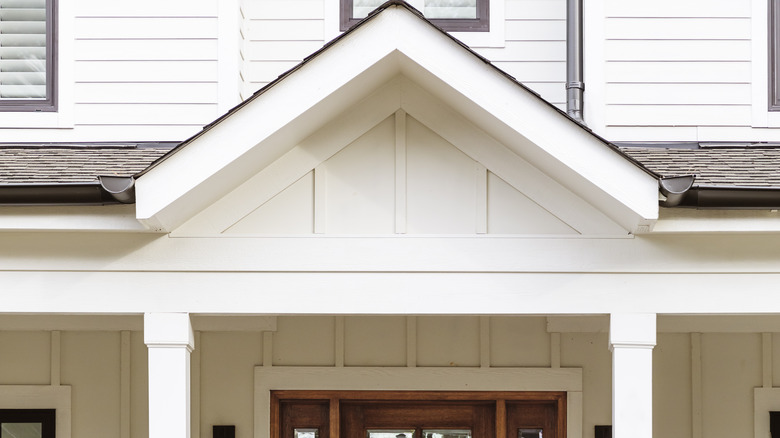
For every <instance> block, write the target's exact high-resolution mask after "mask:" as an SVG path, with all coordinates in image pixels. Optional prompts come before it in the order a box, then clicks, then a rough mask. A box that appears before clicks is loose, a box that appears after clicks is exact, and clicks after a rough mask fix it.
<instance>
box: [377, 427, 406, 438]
mask: <svg viewBox="0 0 780 438" xmlns="http://www.w3.org/2000/svg"><path fill="white" fill-rule="evenodd" d="M367 438H414V429H400V430H399V429H369V430H368V437H367Z"/></svg>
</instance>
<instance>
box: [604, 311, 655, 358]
mask: <svg viewBox="0 0 780 438" xmlns="http://www.w3.org/2000/svg"><path fill="white" fill-rule="evenodd" d="M655 320H656V315H655V313H612V314H610V315H609V348H610V350H611V349H613V348H615V347H618V348H653V347H655V342H656V341H655V339H656V328H655Z"/></svg>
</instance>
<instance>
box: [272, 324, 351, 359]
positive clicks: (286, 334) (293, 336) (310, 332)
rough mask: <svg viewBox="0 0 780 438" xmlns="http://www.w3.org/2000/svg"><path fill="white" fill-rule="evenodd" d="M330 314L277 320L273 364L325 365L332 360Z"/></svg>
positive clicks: (332, 331) (333, 333)
mask: <svg viewBox="0 0 780 438" xmlns="http://www.w3.org/2000/svg"><path fill="white" fill-rule="evenodd" d="M335 332H336V322H335V319H334V318H333V317H332V316H290V317H280V318H279V319H277V320H276V332H274V336H273V343H274V345H273V349H274V357H273V364H274V365H286V366H295V365H297V366H328V365H334V364H335V363H336V361H335V352H334V351H335Z"/></svg>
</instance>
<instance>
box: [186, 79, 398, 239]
mask: <svg viewBox="0 0 780 438" xmlns="http://www.w3.org/2000/svg"><path fill="white" fill-rule="evenodd" d="M397 88H398V83H397V82H391V83H389V84H387V86H385V87H382V88H380V89H378V90H376V92H375V93H374V94H372V95H371V96H370V97H369V98H367V99H365V100H364V101H363V103H362V104H360V105H356V106H355V107H354V108H352V109H351V110H350V111H348V112H346V113H344V114H343V115H342V117H340V118H339V119H338V122H337V121H332V122H331V123H329V124H328V125H327V126H326V127H325V128H323V129H322V130H320V131H319V132H317V133H316V134H314V135H312V136H311V137H309V138H307V139H306V140H304V141H302V142H301V143H300V144H299V145H298V146H296V147H295V148H293V149H292V150H291V151H289V152H288V153H286V154H285V155H284V156H283V157H281V158H280V159H278V160H276V161H275V162H274V163H273V164H270V165H269V166H268V167H267V168H265V169H263V170H262V171H261V172H259V173H257V174H256V175H255V176H253V177H252V178H250V179H249V180H247V181H246V182H245V183H244V184H242V185H241V186H240V187H239V188H238V189H236V190H234V191H233V192H231V193H230V194H229V195H228V196H224V197H223V198H222V199H221V200H220V201H218V202H216V203H214V204H213V205H212V206H211V207H210V208H208V209H207V210H205V211H204V212H203V213H201V214H200V215H198V216H197V217H196V218H194V219H193V220H192V221H190V223H188V224H186V225H184V226H182V227H181V228H180V229H179V230H177V233H182V234H185V233H192V232H200V233H203V232H209V231H211V232H219V231H222V230H224V229H226V228H228V227H229V226H230V225H232V224H233V223H234V221H235V220H236V219H237V218H239V217H243V216H245V215H246V214H248V213H249V212H250V211H251V210H252V209H254V208H255V207H256V205H253V204H248V203H246V202H245V200H246V199H249V198H248V196H251V199H255V200H257V202H259V203H260V204H263V203H265V202H266V201H267V200H268V199H270V198H271V197H273V196H274V195H276V194H277V193H278V192H279V191H280V190H281V189H283V188H284V187H286V186H288V185H289V184H291V183H293V182H294V181H297V180H298V179H300V178H301V177H303V176H304V175H306V174H307V173H309V172H310V171H311V170H312V169H314V167H316V166H317V165H319V164H321V163H322V162H323V161H325V160H327V159H328V158H330V157H331V156H333V155H335V154H336V153H337V152H338V151H340V150H341V149H343V148H344V147H345V146H347V145H348V144H350V143H351V142H352V141H354V140H356V139H357V138H358V137H360V136H361V135H363V134H364V133H365V132H366V131H368V130H369V129H370V128H373V127H374V126H376V125H377V124H378V123H379V122H380V121H382V120H384V119H385V118H387V117H389V116H390V115H391V114H392V113H393V112H394V111H395V110H396V109H397V103H396V102H397V100H396V99H397V97H395V98H394V96H397V91H396V89H397Z"/></svg>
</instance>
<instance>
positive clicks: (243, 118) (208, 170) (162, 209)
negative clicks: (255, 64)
mask: <svg viewBox="0 0 780 438" xmlns="http://www.w3.org/2000/svg"><path fill="white" fill-rule="evenodd" d="M392 21H395V20H393V17H392V16H390V15H379V16H377V17H375V18H374V19H373V20H372V21H371V22H368V23H366V24H365V26H364V27H363V28H361V29H359V31H358V32H355V33H354V34H352V35H349V36H348V38H344V39H343V40H341V41H340V42H339V43H338V44H335V45H333V46H331V47H330V48H328V49H327V50H326V51H324V52H323V53H322V54H320V56H318V57H316V58H314V59H312V60H310V61H309V62H307V63H306V64H305V65H303V66H302V67H301V68H300V69H299V70H297V71H295V72H294V74H291V75H290V76H288V77H287V78H285V79H284V80H283V81H280V82H279V83H278V84H276V85H275V86H273V87H271V88H269V89H268V90H266V91H265V92H264V93H263V94H262V95H261V96H259V98H258V99H255V100H254V101H253V102H251V103H250V104H248V105H246V106H244V107H243V108H242V109H241V110H239V111H236V112H234V113H233V114H232V115H230V117H227V118H225V119H224V120H222V121H221V122H220V123H218V124H217V125H215V126H213V127H211V128H210V129H209V130H208V131H207V132H205V133H204V134H203V135H201V136H200V137H199V138H197V139H196V140H195V141H193V142H192V143H190V144H189V145H187V146H186V147H184V148H182V149H181V150H180V151H178V152H177V153H176V154H174V155H173V156H171V157H170V158H169V159H167V160H165V161H163V162H161V163H160V164H159V165H157V166H156V167H155V168H153V169H152V170H150V171H149V172H148V173H146V174H145V175H143V176H142V177H140V178H139V179H138V180H137V182H136V205H137V217H138V219H139V220H140V221H142V222H143V223H145V224H146V225H147V226H148V227H150V228H152V229H156V230H160V231H170V230H172V229H174V228H176V227H177V226H178V225H180V224H181V223H183V222H184V221H185V220H187V219H189V218H190V217H192V216H193V215H194V214H196V213H197V212H198V211H200V210H201V209H202V208H204V207H205V206H207V205H209V204H210V203H212V202H214V201H215V200H216V199H218V197H219V196H221V195H224V194H225V193H227V192H228V191H229V190H232V189H233V188H235V187H236V186H238V185H239V184H240V183H241V182H243V181H244V180H246V179H247V178H248V177H249V176H251V174H253V173H254V172H257V171H258V170H259V169H262V168H263V167H265V166H266V165H268V164H270V163H271V162H272V161H273V160H275V159H277V158H278V157H280V156H281V155H282V154H284V153H285V152H286V151H288V150H289V149H291V148H292V147H294V146H295V145H296V144H297V143H298V142H300V141H301V140H302V139H304V138H306V137H307V136H308V135H309V134H310V133H311V132H313V130H314V129H316V128H317V127H319V126H321V125H322V124H323V123H325V122H326V121H327V120H328V119H329V118H331V117H332V116H333V114H338V113H341V112H343V111H344V110H346V109H347V108H348V107H349V106H350V105H353V104H354V103H356V102H357V101H359V100H360V99H361V98H362V97H364V96H365V95H367V94H368V93H370V92H371V91H372V90H373V89H375V88H377V87H378V86H379V85H380V84H382V83H384V82H386V81H387V80H389V79H390V78H392V77H393V76H394V75H396V74H397V73H398V71H397V62H395V61H394V59H393V58H394V55H395V48H396V44H395V41H394V40H393V38H391V37H388V35H389V36H392V35H393V33H388V31H387V30H379V29H377V30H372V28H376V27H386V28H388V29H393V26H394V25H393V23H392ZM399 33H402V31H400V30H399V31H397V33H396V34H399ZM359 35H362V36H360V37H359ZM291 102H292V103H293V104H291Z"/></svg>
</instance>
